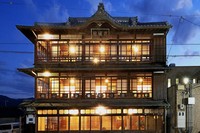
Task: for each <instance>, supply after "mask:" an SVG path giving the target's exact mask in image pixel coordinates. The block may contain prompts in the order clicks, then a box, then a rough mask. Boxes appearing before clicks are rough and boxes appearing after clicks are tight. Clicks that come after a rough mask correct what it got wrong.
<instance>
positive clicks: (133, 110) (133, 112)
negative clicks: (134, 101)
mask: <svg viewBox="0 0 200 133" xmlns="http://www.w3.org/2000/svg"><path fill="white" fill-rule="evenodd" d="M136 113H137V109H128V114H129V115H132V114H136Z"/></svg>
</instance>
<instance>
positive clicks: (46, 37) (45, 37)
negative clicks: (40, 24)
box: [43, 33, 52, 40]
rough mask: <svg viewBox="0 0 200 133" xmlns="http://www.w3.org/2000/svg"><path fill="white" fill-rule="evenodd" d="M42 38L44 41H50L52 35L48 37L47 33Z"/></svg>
mask: <svg viewBox="0 0 200 133" xmlns="http://www.w3.org/2000/svg"><path fill="white" fill-rule="evenodd" d="M43 36H44V39H47V40H48V39H51V36H52V35H50V34H49V33H46V34H44V35H43Z"/></svg>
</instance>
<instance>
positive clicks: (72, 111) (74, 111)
mask: <svg viewBox="0 0 200 133" xmlns="http://www.w3.org/2000/svg"><path fill="white" fill-rule="evenodd" d="M69 114H71V115H78V109H71V110H69Z"/></svg>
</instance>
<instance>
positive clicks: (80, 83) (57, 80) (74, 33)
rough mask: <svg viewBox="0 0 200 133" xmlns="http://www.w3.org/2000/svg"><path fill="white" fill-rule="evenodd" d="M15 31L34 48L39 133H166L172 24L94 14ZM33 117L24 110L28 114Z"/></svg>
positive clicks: (28, 70)
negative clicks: (166, 71)
mask: <svg viewBox="0 0 200 133" xmlns="http://www.w3.org/2000/svg"><path fill="white" fill-rule="evenodd" d="M17 28H18V29H19V30H20V31H21V32H22V33H23V34H24V35H25V36H26V37H27V38H28V39H29V40H30V41H31V42H32V43H33V44H34V67H33V68H20V69H19V71H21V72H24V73H26V74H28V75H30V76H32V77H34V78H35V100H33V101H31V102H29V103H24V107H25V108H32V109H33V110H32V112H31V113H32V114H31V115H32V116H34V117H33V118H34V119H35V120H34V123H33V124H34V129H35V132H37V133H42V132H49V133H54V132H60V133H62V132H72V133H80V132H81V133H88V132H92V133H99V132H109V133H112V132H113V133H118V132H119V133H121V132H124V133H126V132H127V133H130V132H133V131H134V132H136V133H137V132H144V133H145V132H148V133H149V132H152V133H155V132H157V133H165V132H166V114H167V107H168V106H169V104H168V103H167V100H166V99H167V85H166V78H165V70H166V69H167V65H166V35H167V33H168V31H169V29H170V28H171V25H170V24H168V23H167V22H145V23H143V22H139V21H138V18H137V17H113V16H111V15H110V14H108V13H107V12H106V11H105V9H104V5H103V4H102V3H100V4H99V6H98V9H97V11H96V12H95V13H94V14H93V15H92V16H91V17H69V19H68V21H67V22H64V23H35V24H34V25H33V26H23V25H17ZM29 114H30V112H28V113H27V115H29Z"/></svg>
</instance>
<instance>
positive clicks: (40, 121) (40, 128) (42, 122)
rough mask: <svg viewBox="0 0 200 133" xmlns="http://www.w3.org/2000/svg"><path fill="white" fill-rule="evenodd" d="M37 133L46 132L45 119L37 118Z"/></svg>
mask: <svg viewBox="0 0 200 133" xmlns="http://www.w3.org/2000/svg"><path fill="white" fill-rule="evenodd" d="M37 126H38V131H47V117H38V125H37Z"/></svg>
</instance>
